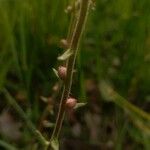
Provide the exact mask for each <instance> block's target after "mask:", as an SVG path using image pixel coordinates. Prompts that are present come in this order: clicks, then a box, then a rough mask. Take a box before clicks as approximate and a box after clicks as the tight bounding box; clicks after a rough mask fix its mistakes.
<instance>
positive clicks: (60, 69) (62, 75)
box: [58, 66, 67, 80]
mask: <svg viewBox="0 0 150 150" xmlns="http://www.w3.org/2000/svg"><path fill="white" fill-rule="evenodd" d="M66 75H67V68H66V67H63V66H60V67H58V76H59V78H60V79H62V80H65V79H66Z"/></svg>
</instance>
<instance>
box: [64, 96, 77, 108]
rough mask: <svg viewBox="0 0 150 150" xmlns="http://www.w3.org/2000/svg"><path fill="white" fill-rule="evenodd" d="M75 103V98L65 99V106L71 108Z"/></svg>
mask: <svg viewBox="0 0 150 150" xmlns="http://www.w3.org/2000/svg"><path fill="white" fill-rule="evenodd" d="M76 104H77V100H76V99H75V98H68V99H67V101H66V108H69V109H73V108H74V107H75V106H76Z"/></svg>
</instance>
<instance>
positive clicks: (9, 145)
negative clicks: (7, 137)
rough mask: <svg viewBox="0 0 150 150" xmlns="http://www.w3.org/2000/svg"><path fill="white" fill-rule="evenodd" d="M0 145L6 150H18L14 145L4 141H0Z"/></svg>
mask: <svg viewBox="0 0 150 150" xmlns="http://www.w3.org/2000/svg"><path fill="white" fill-rule="evenodd" d="M0 145H1V146H2V147H4V148H6V149H9V150H18V149H17V148H16V147H14V146H13V145H11V144H9V143H7V142H5V141H2V140H0Z"/></svg>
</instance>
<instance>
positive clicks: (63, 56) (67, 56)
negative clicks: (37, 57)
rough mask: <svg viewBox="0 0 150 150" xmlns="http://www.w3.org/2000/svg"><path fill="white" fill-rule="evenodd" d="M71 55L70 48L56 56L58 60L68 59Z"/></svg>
mask: <svg viewBox="0 0 150 150" xmlns="http://www.w3.org/2000/svg"><path fill="white" fill-rule="evenodd" d="M71 55H72V52H71V50H70V49H68V50H66V51H65V52H64V53H63V54H62V55H61V56H59V57H58V60H60V61H64V60H66V59H68V58H69V57H70V56H71Z"/></svg>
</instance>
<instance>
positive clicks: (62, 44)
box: [60, 39, 68, 49]
mask: <svg viewBox="0 0 150 150" xmlns="http://www.w3.org/2000/svg"><path fill="white" fill-rule="evenodd" d="M60 46H61V47H62V48H64V49H66V48H68V41H67V40H66V39H61V41H60Z"/></svg>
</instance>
